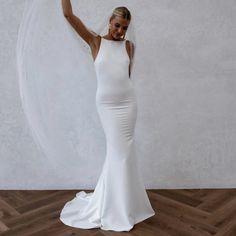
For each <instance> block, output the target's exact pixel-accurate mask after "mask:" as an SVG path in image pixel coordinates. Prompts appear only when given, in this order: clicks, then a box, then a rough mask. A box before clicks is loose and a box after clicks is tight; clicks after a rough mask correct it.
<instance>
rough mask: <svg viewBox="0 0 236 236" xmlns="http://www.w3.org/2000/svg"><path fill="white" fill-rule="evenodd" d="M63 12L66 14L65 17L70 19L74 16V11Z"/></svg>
mask: <svg viewBox="0 0 236 236" xmlns="http://www.w3.org/2000/svg"><path fill="white" fill-rule="evenodd" d="M63 14H64V17H65V18H66V19H68V18H70V17H71V16H72V13H68V12H63Z"/></svg>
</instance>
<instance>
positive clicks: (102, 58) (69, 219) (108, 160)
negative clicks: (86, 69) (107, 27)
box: [60, 37, 155, 231]
mask: <svg viewBox="0 0 236 236" xmlns="http://www.w3.org/2000/svg"><path fill="white" fill-rule="evenodd" d="M129 63H130V59H129V56H128V53H127V50H126V40H123V41H113V40H108V39H105V38H103V37H101V43H100V49H99V52H98V54H97V56H96V59H95V61H94V66H95V71H96V76H97V91H96V108H97V112H98V114H99V117H100V121H101V124H102V127H103V130H104V133H105V137H106V156H105V161H104V164H103V168H102V172H101V175H100V177H99V179H98V182H97V185H96V187H95V189H94V191H93V192H90V193H86V192H85V191H80V192H78V193H77V194H76V196H75V197H74V198H73V199H72V200H71V201H69V202H67V203H66V204H65V205H64V207H63V209H62V211H61V213H60V220H61V221H62V222H63V223H64V224H66V225H68V226H72V227H76V228H83V229H89V228H101V229H103V230H113V231H130V230H131V229H132V228H133V227H134V225H135V224H137V223H138V222H141V221H143V220H145V219H147V218H149V217H151V216H153V215H155V212H154V210H153V208H152V206H151V204H150V201H149V199H148V196H147V193H146V190H145V186H144V183H143V180H142V177H141V174H140V167H139V166H138V162H137V160H136V156H135V137H134V133H135V132H134V131H135V124H136V118H137V110H138V109H137V100H136V95H135V91H134V86H133V83H132V81H131V79H130V78H129V74H128V68H129Z"/></svg>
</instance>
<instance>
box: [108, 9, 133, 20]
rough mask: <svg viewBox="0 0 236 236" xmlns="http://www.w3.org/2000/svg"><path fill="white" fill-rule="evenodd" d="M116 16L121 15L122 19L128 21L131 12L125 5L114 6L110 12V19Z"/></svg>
mask: <svg viewBox="0 0 236 236" xmlns="http://www.w3.org/2000/svg"><path fill="white" fill-rule="evenodd" d="M116 16H121V17H123V18H124V19H126V20H128V21H130V20H131V13H130V11H129V10H128V8H126V7H123V6H122V7H116V8H115V9H114V10H113V12H112V15H111V18H110V19H111V20H112V19H113V18H115V17H116Z"/></svg>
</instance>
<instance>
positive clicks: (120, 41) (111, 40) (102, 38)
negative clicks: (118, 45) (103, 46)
mask: <svg viewBox="0 0 236 236" xmlns="http://www.w3.org/2000/svg"><path fill="white" fill-rule="evenodd" d="M101 38H102V39H105V38H103V37H101ZM105 40H107V41H111V42H124V41H125V39H123V40H112V39H105Z"/></svg>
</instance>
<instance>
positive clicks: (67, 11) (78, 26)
mask: <svg viewBox="0 0 236 236" xmlns="http://www.w3.org/2000/svg"><path fill="white" fill-rule="evenodd" d="M61 3H62V8H63V14H64V16H65V17H66V19H67V21H68V22H69V23H70V24H71V25H72V27H73V28H74V29H75V31H76V32H77V33H78V34H79V35H80V36H81V37H82V38H83V39H84V41H85V42H86V43H88V44H89V45H90V46H92V44H94V42H95V40H96V36H95V35H94V34H92V33H91V32H90V31H89V30H88V29H87V27H86V26H85V25H84V24H83V22H82V21H81V20H80V19H79V18H78V17H77V16H75V15H74V14H73V11H72V6H71V2H70V0H62V1H61Z"/></svg>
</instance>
